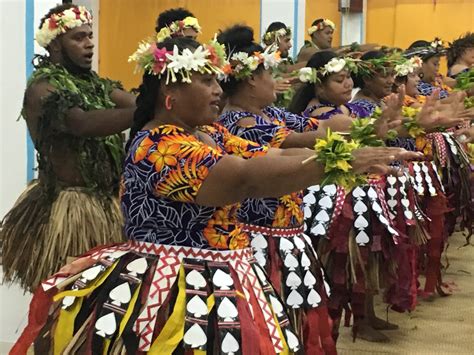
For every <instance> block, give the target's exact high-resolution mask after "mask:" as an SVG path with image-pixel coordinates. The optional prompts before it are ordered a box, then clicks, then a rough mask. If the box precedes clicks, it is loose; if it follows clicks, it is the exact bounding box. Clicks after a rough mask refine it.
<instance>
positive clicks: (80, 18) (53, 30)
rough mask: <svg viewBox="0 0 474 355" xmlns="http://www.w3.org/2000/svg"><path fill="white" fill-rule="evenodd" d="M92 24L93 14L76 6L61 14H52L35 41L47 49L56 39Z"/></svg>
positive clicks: (37, 33)
mask: <svg viewBox="0 0 474 355" xmlns="http://www.w3.org/2000/svg"><path fill="white" fill-rule="evenodd" d="M91 24H92V15H91V13H90V12H89V11H88V10H87V9H86V8H85V7H84V6H74V7H71V8H69V9H66V10H64V11H62V12H60V13H57V14H51V16H50V17H48V18H47V19H46V20H45V21H44V23H43V25H42V26H41V28H40V29H39V30H38V31H37V32H36V36H35V40H36V42H37V43H38V44H39V45H40V46H41V47H43V48H47V47H48V46H49V44H50V43H51V42H52V41H53V40H54V39H55V38H56V37H58V36H59V35H61V34H63V33H66V31H68V30H72V29H73V28H76V27H79V26H82V25H91Z"/></svg>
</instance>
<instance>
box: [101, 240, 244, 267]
mask: <svg viewBox="0 0 474 355" xmlns="http://www.w3.org/2000/svg"><path fill="white" fill-rule="evenodd" d="M129 251H131V252H136V253H141V254H151V255H157V256H160V257H176V258H178V259H183V258H197V259H201V260H207V261H221V262H226V261H230V260H238V259H250V258H253V253H252V249H250V248H245V249H236V250H209V249H200V248H192V247H186V246H179V245H163V244H155V243H148V242H139V241H136V240H131V241H129V242H127V243H124V244H120V245H116V246H113V247H110V248H105V249H102V250H99V251H97V252H96V253H94V254H93V255H92V257H93V258H95V259H101V258H104V257H108V256H110V255H112V254H114V253H118V254H120V253H123V252H129Z"/></svg>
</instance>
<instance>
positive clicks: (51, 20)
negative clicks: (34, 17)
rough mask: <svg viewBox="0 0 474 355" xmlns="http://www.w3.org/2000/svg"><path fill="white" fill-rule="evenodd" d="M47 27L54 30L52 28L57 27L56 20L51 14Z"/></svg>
mask: <svg viewBox="0 0 474 355" xmlns="http://www.w3.org/2000/svg"><path fill="white" fill-rule="evenodd" d="M48 28H49V29H50V30H54V29H56V28H58V22H57V21H56V19H54V18H53V17H52V16H51V18H50V19H49V23H48Z"/></svg>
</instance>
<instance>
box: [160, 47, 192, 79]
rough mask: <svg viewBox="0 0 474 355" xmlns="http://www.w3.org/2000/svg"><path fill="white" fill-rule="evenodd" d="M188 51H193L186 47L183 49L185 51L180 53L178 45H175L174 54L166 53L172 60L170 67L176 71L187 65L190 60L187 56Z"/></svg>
mask: <svg viewBox="0 0 474 355" xmlns="http://www.w3.org/2000/svg"><path fill="white" fill-rule="evenodd" d="M187 52H189V53H191V51H190V50H189V49H188V48H186V49H185V50H183V53H181V54H180V53H179V49H178V47H177V46H174V48H173V54H169V53H168V54H166V57H167V58H168V60H169V61H170V63H169V64H168V68H169V69H171V70H172V71H174V72H175V73H177V72H179V71H180V70H181V69H183V68H184V67H185V66H186V62H188V58H187V57H186V55H187ZM191 54H192V53H191Z"/></svg>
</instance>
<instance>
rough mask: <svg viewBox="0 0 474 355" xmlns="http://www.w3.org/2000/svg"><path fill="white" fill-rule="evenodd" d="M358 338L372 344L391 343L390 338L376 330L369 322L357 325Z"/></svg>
mask: <svg viewBox="0 0 474 355" xmlns="http://www.w3.org/2000/svg"><path fill="white" fill-rule="evenodd" d="M353 331H354V329H353ZM356 336H357V338H360V339H364V340H366V341H370V342H372V343H387V342H389V341H390V338H389V337H388V336H386V335H385V334H383V333H381V332H379V331H378V330H376V329H374V328H373V327H372V326H370V325H369V324H368V323H367V322H361V323H359V324H358V325H357V335H356Z"/></svg>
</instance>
